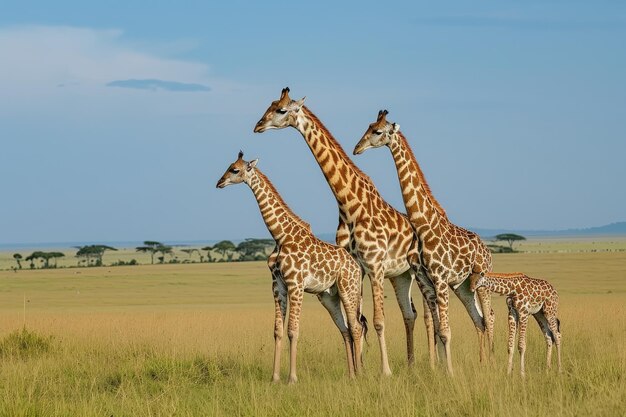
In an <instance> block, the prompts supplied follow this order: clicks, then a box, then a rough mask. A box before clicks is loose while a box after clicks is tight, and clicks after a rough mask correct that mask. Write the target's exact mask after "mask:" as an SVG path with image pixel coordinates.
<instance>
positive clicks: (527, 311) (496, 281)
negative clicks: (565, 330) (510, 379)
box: [470, 272, 561, 376]
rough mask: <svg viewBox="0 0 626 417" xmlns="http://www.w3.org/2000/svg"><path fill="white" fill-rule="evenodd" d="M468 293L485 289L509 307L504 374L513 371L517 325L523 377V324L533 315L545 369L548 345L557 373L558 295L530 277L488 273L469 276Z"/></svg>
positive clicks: (516, 274) (559, 355)
mask: <svg viewBox="0 0 626 417" xmlns="http://www.w3.org/2000/svg"><path fill="white" fill-rule="evenodd" d="M470 280H471V281H470V290H471V291H472V292H474V291H476V290H477V289H478V288H480V287H485V288H487V289H488V290H489V291H491V292H494V293H497V294H500V295H504V296H506V304H507V306H508V308H509V363H508V368H507V372H508V373H509V374H510V373H511V371H512V370H513V349H514V345H515V336H516V332H517V326H518V324H519V344H518V349H519V352H520V356H521V358H520V361H521V362H520V371H521V374H522V376H524V375H525V369H524V354H525V353H526V325H527V324H528V316H529V315H531V314H532V315H533V316H534V317H535V320H537V323H538V324H539V327H540V328H541V332H542V333H543V335H544V337H545V339H546V344H547V346H548V353H547V367H548V369H550V363H551V359H552V343H556V351H557V357H558V364H559V372H561V322H560V321H559V319H558V318H557V309H558V307H559V295H558V294H557V292H556V289H555V288H554V287H553V286H552V285H551V284H550V283H549V282H548V281H545V280H543V279H536V278H530V277H528V276H526V275H524V274H522V273H515V274H498V273H494V272H489V273H487V274H485V275H484V276H480V275H477V276H471V277H470Z"/></svg>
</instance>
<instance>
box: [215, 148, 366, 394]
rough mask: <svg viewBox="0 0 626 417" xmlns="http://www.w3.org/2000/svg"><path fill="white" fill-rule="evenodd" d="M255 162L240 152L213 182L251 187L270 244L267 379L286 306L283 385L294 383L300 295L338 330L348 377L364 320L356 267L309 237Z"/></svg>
mask: <svg viewBox="0 0 626 417" xmlns="http://www.w3.org/2000/svg"><path fill="white" fill-rule="evenodd" d="M257 161H258V159H255V160H254V161H250V162H246V161H244V160H243V152H241V151H240V152H239V156H238V158H237V160H236V161H235V162H233V163H232V164H230V166H229V167H228V169H227V170H226V172H225V173H224V175H223V176H222V178H220V180H219V181H218V182H217V187H218V188H224V187H226V186H227V185H231V184H239V183H242V182H245V183H246V184H247V185H248V186H249V187H250V188H251V189H252V192H253V193H254V196H255V197H256V200H257V202H258V204H259V208H260V210H261V215H262V216H263V220H264V221H265V224H266V225H267V228H268V230H269V232H270V233H271V235H272V237H273V238H274V240H275V241H276V248H275V249H274V252H272V254H271V255H270V257H269V259H268V266H269V268H270V271H271V273H272V280H273V282H272V289H273V292H274V307H275V319H274V342H275V343H274V372H273V375H272V381H273V382H278V381H279V380H280V351H281V342H282V338H283V322H284V318H285V314H286V311H287V303H289V321H288V324H287V335H288V336H289V342H290V350H289V353H290V367H289V383H290V384H291V383H295V382H296V381H297V379H298V378H297V376H296V350H297V344H298V332H299V321H300V310H301V308H302V297H303V294H304V292H308V293H311V294H316V295H317V298H318V299H319V300H320V302H321V303H322V305H323V306H324V307H325V308H326V309H327V310H328V312H329V313H330V316H331V317H332V319H333V321H334V322H335V325H336V326H337V327H338V328H339V330H340V332H341V334H342V336H343V339H344V343H345V348H346V356H347V360H348V372H349V374H350V377H354V375H355V373H358V372H359V370H360V363H361V348H362V339H361V338H362V337H364V336H365V332H366V331H367V328H366V322H365V318H364V317H363V316H362V315H361V314H360V311H361V269H360V267H359V265H358V264H357V263H356V261H355V260H354V259H353V258H352V256H350V254H349V253H348V252H347V251H346V250H345V249H343V248H340V247H338V246H334V245H331V244H329V243H326V242H323V241H321V240H319V239H318V238H317V237H315V236H314V235H313V233H312V232H311V227H310V226H309V224H308V223H306V222H304V221H303V220H302V219H300V218H299V217H298V216H296V215H295V214H294V213H293V211H291V209H290V208H289V207H288V206H287V204H285V202H284V201H283V199H282V198H281V196H280V194H278V192H277V191H276V189H275V188H274V186H273V185H272V183H271V182H270V181H269V179H268V178H267V177H266V176H265V175H264V174H263V173H262V172H261V171H260V170H259V169H257V168H256V164H257ZM341 305H343V308H344V310H345V315H344V313H343V312H342V310H341ZM346 316H347V324H346Z"/></svg>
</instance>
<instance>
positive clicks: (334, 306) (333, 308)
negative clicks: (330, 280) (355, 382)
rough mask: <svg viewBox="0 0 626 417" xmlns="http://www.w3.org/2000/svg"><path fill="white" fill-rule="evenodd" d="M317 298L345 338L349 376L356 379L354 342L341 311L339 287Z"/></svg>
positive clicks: (318, 295) (334, 287)
mask: <svg viewBox="0 0 626 417" xmlns="http://www.w3.org/2000/svg"><path fill="white" fill-rule="evenodd" d="M317 298H318V299H319V300H320V302H321V303H322V305H323V306H324V308H326V310H327V311H328V313H329V314H330V317H331V318H332V319H333V322H334V323H335V325H336V326H337V328H338V329H339V331H340V332H341V336H342V337H343V342H344V345H345V348H346V356H347V361H348V375H349V376H350V377H351V378H352V377H354V358H353V352H352V340H351V338H350V332H349V330H348V326H347V325H346V318H345V316H344V314H343V311H341V302H340V299H339V293H338V292H337V287H336V286H333V287H331V288H330V289H328V290H326V291H324V292H321V293H319V294H317Z"/></svg>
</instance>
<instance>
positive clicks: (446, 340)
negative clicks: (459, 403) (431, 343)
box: [434, 279, 454, 375]
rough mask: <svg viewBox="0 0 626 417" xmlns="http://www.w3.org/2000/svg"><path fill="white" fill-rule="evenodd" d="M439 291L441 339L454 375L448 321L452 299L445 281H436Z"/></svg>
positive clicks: (451, 373)
mask: <svg viewBox="0 0 626 417" xmlns="http://www.w3.org/2000/svg"><path fill="white" fill-rule="evenodd" d="M434 282H435V283H436V284H435V285H436V289H437V311H438V315H439V332H438V334H439V337H440V338H441V341H442V342H443V347H444V352H445V355H446V364H447V366H448V373H449V374H450V375H454V372H453V370H452V352H451V351H450V342H451V339H452V332H451V331H450V323H449V319H448V307H449V303H450V298H449V294H448V283H447V282H446V280H444V279H438V280H434Z"/></svg>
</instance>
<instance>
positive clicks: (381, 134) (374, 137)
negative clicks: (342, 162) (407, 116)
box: [354, 110, 400, 155]
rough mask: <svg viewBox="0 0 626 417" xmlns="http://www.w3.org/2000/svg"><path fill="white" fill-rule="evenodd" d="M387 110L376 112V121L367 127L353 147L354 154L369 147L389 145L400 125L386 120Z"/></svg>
mask: <svg viewBox="0 0 626 417" xmlns="http://www.w3.org/2000/svg"><path fill="white" fill-rule="evenodd" d="M388 113H389V112H388V111H387V110H381V111H379V112H378V118H377V119H376V121H375V122H374V123H372V124H370V126H369V127H368V128H367V131H366V132H365V134H364V135H363V137H362V138H361V140H360V141H359V143H357V144H356V146H355V147H354V154H355V155H359V154H361V153H363V152H364V151H365V150H366V149H369V148H379V147H381V146H384V145H389V143H390V142H391V140H392V139H393V136H394V135H395V134H396V133H397V132H398V130H400V125H398V124H397V123H390V122H388V121H387V114H388Z"/></svg>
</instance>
